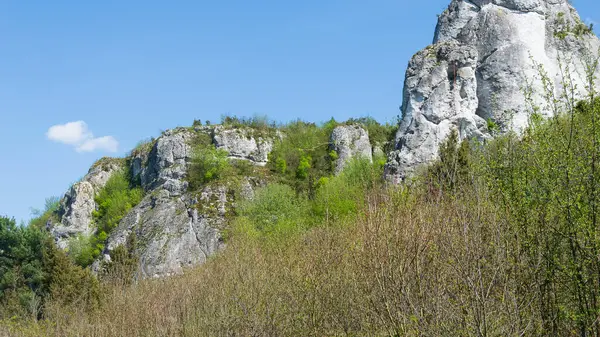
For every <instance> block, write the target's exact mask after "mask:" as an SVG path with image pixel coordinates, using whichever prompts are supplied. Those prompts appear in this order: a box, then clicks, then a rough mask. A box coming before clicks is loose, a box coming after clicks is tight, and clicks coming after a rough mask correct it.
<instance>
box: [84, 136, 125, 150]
mask: <svg viewBox="0 0 600 337" xmlns="http://www.w3.org/2000/svg"><path fill="white" fill-rule="evenodd" d="M118 148H119V142H117V140H116V139H115V138H114V137H113V136H104V137H98V138H91V139H88V140H86V141H85V142H83V144H81V145H79V146H77V149H76V150H77V152H93V151H107V152H117V149H118Z"/></svg>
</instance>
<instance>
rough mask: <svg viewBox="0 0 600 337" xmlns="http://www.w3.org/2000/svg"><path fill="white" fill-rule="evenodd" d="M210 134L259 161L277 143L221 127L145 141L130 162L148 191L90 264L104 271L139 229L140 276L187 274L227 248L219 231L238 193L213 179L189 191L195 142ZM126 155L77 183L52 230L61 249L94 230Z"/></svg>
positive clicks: (244, 191)
mask: <svg viewBox="0 0 600 337" xmlns="http://www.w3.org/2000/svg"><path fill="white" fill-rule="evenodd" d="M198 134H204V135H205V136H207V138H208V139H210V140H212V142H213V144H214V145H215V146H217V147H219V148H223V149H225V150H227V151H228V152H229V153H230V157H231V158H236V159H245V160H249V161H252V162H253V163H255V164H257V165H265V164H266V163H267V158H268V154H269V152H270V151H271V149H272V146H273V145H272V141H270V140H265V139H263V138H260V137H257V139H255V138H254V137H253V135H254V132H253V131H252V130H249V129H227V128H223V127H221V126H210V127H199V128H198V127H197V128H194V129H193V130H191V129H188V128H176V129H173V130H168V131H165V132H163V134H162V135H161V136H160V137H159V138H158V139H156V140H152V141H151V142H149V143H148V144H147V145H143V146H140V147H139V148H138V149H136V150H135V151H133V152H132V154H131V156H130V158H129V159H130V160H129V164H130V170H131V174H132V177H133V179H135V180H136V181H137V182H138V183H140V184H141V186H142V188H143V189H144V192H145V196H144V198H143V199H142V201H141V202H140V203H139V204H138V205H136V206H135V207H134V208H133V209H131V211H129V213H128V214H127V215H125V217H124V218H123V219H122V220H121V221H120V223H119V225H118V226H117V228H115V229H114V230H113V231H112V232H111V233H110V234H109V237H108V240H107V242H106V247H105V250H104V252H103V253H102V257H101V258H100V259H99V260H97V261H96V262H95V263H94V265H93V266H92V269H93V270H95V271H98V269H99V268H100V264H101V261H102V260H110V252H111V251H112V250H113V249H115V248H116V247H118V246H119V245H122V244H125V243H126V242H127V238H128V237H129V236H130V235H131V234H132V233H135V236H136V242H137V245H136V248H135V249H136V254H137V255H138V256H139V258H140V259H139V268H138V272H139V273H138V275H140V276H141V277H142V278H151V277H163V276H169V275H173V274H179V273H182V272H183V270H184V269H185V268H186V267H190V266H193V265H197V264H201V263H203V262H205V261H206V259H207V258H208V257H209V256H210V255H212V254H214V253H215V252H216V251H218V250H219V249H221V248H222V247H223V242H222V239H221V230H222V229H223V227H224V226H225V225H226V215H227V214H228V212H231V210H232V209H233V207H234V202H235V200H233V196H234V193H233V190H232V188H231V186H228V185H227V184H217V185H215V184H211V185H207V186H204V187H203V188H202V189H201V190H200V191H189V190H188V182H187V181H186V175H187V170H188V165H189V164H190V163H191V161H192V159H193V149H192V147H191V144H192V142H193V140H194V139H195V137H196V136H197V135H198ZM124 163H125V160H122V159H112V160H109V159H103V160H101V161H99V162H98V163H97V164H95V165H94V167H93V168H92V169H90V172H89V173H88V174H87V175H86V176H85V177H84V178H83V179H82V181H81V182H79V183H77V184H75V185H73V187H71V188H70V189H69V191H68V192H67V193H66V194H65V197H64V198H63V199H62V204H61V208H60V219H61V223H59V224H53V226H52V228H51V231H52V234H53V235H54V237H55V238H56V241H57V243H58V245H59V247H61V248H63V249H64V248H67V246H68V242H69V239H70V238H71V237H73V236H76V235H78V234H82V235H91V234H93V233H94V231H95V226H94V224H93V215H92V214H93V212H94V211H95V210H96V209H97V205H96V203H95V202H94V198H95V196H96V194H97V193H98V192H99V191H100V190H101V189H102V188H103V187H104V186H105V184H106V182H107V181H108V179H109V178H110V176H111V175H112V174H113V173H114V172H116V171H117V170H121V169H124V167H123V164H124ZM261 183H262V182H261V181H260V180H257V179H251V178H248V179H246V180H244V181H242V182H241V186H240V188H239V196H240V197H241V198H252V197H253V195H254V188H255V186H257V185H260V184H261Z"/></svg>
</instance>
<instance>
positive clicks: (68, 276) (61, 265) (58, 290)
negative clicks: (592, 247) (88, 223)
mask: <svg viewBox="0 0 600 337" xmlns="http://www.w3.org/2000/svg"><path fill="white" fill-rule="evenodd" d="M43 261H44V269H45V271H46V274H47V275H48V281H47V283H48V293H47V301H49V302H50V303H51V304H52V305H48V307H49V308H51V307H52V306H55V307H58V308H60V310H61V311H62V312H63V314H66V313H68V312H70V311H84V312H86V311H87V312H90V311H93V310H94V309H96V308H97V307H98V306H99V304H100V298H101V291H100V284H99V283H98V280H97V279H96V278H95V277H94V276H93V275H92V273H91V271H90V270H89V269H88V268H82V267H80V266H77V265H74V264H73V263H72V261H71V260H70V259H69V257H67V255H66V254H65V252H64V251H63V250H61V249H58V248H56V247H54V245H49V246H47V248H46V249H45V250H44V257H43ZM49 308H48V309H49ZM46 315H48V316H51V314H50V310H47V312H46Z"/></svg>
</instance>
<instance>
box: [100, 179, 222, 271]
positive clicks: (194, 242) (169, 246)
mask: <svg viewBox="0 0 600 337" xmlns="http://www.w3.org/2000/svg"><path fill="white" fill-rule="evenodd" d="M226 192H227V189H226V188H218V189H214V190H213V189H211V188H206V189H205V190H204V191H202V193H201V198H200V199H199V200H194V199H192V198H191V197H190V196H179V197H173V195H172V194H171V192H170V191H168V190H165V189H158V190H155V191H154V192H152V193H151V194H149V195H147V196H146V197H145V198H144V200H142V202H141V203H140V204H138V205H137V206H136V207H135V208H134V209H132V210H131V212H129V213H128V214H127V216H125V218H123V220H122V221H121V222H120V224H119V226H118V227H117V228H116V229H115V230H114V231H113V232H112V233H111V235H110V237H109V240H108V243H107V250H106V252H105V254H106V255H105V258H106V259H109V258H110V257H109V256H108V253H109V252H110V251H111V250H113V249H115V248H116V247H118V246H119V245H121V244H125V242H126V241H127V237H128V236H129V235H131V233H132V232H135V235H136V238H137V254H138V256H139V258H140V265H139V272H140V276H141V277H143V278H148V277H163V276H169V275H174V274H180V273H182V272H183V270H184V268H186V267H190V266H194V265H197V264H200V263H204V262H205V261H206V259H207V258H208V257H209V256H210V255H212V254H214V253H215V252H216V251H218V250H219V249H220V248H221V247H222V240H221V232H220V229H222V227H223V225H224V223H225V218H224V216H225V211H226V204H227V202H228V200H227V195H226ZM198 204H201V206H202V207H204V208H206V209H212V210H213V211H205V212H203V213H199V211H198V207H197V206H198Z"/></svg>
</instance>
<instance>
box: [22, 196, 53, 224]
mask: <svg viewBox="0 0 600 337" xmlns="http://www.w3.org/2000/svg"><path fill="white" fill-rule="evenodd" d="M59 206H60V198H59V197H49V198H46V200H45V202H44V209H43V210H39V209H31V214H32V215H33V216H34V218H33V219H31V220H30V221H29V225H30V226H32V227H36V228H39V229H45V228H46V223H47V222H48V220H51V221H52V222H54V223H55V222H58V214H57V212H58V208H59Z"/></svg>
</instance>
